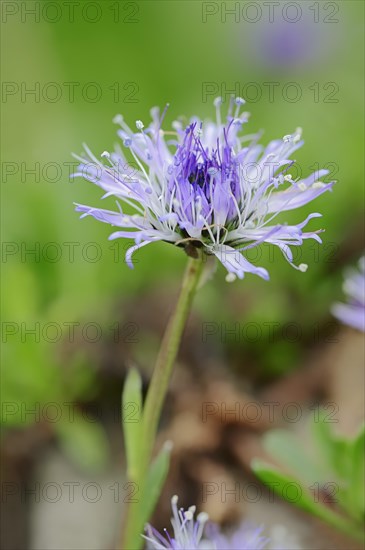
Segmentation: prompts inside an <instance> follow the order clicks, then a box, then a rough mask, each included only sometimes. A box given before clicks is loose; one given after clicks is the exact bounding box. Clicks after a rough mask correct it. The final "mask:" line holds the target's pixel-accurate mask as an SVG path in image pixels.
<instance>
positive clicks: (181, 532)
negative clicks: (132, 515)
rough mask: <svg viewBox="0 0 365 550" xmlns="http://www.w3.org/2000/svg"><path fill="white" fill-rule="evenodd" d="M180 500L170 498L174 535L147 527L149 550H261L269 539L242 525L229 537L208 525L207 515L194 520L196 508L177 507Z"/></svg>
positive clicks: (256, 530) (201, 515) (244, 524)
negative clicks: (162, 533)
mask: <svg viewBox="0 0 365 550" xmlns="http://www.w3.org/2000/svg"><path fill="white" fill-rule="evenodd" d="M177 501H178V497H177V496H174V497H172V499H171V505H172V512H173V517H172V519H171V524H172V526H173V530H174V534H173V536H172V537H171V536H170V535H169V534H168V532H167V530H166V529H165V534H164V535H161V534H160V533H159V532H158V531H157V530H156V529H154V528H153V527H151V526H150V525H147V527H146V532H147V535H145V536H144V538H145V539H146V540H147V548H148V549H149V550H164V549H169V550H203V549H204V550H262V549H264V548H265V547H266V545H267V543H268V539H266V538H264V537H263V536H261V533H262V528H261V527H260V528H255V527H251V526H249V525H247V524H246V523H243V524H242V525H241V526H240V527H239V528H238V530H236V531H235V532H234V533H232V534H231V535H230V536H225V535H223V534H222V533H221V532H220V531H219V528H218V526H217V525H215V524H213V523H207V522H208V515H207V514H205V513H204V512H202V513H201V514H199V515H198V516H197V518H196V519H194V514H195V506H192V507H190V508H189V510H187V511H185V510H184V509H182V508H181V509H178V508H177Z"/></svg>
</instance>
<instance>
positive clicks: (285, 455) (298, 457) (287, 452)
mask: <svg viewBox="0 0 365 550" xmlns="http://www.w3.org/2000/svg"><path fill="white" fill-rule="evenodd" d="M263 445H264V448H265V450H266V451H267V452H268V453H269V454H270V455H271V456H273V457H274V458H275V459H276V460H277V461H278V462H280V463H281V464H283V466H285V467H286V468H288V470H290V471H291V472H292V473H293V474H294V475H296V476H297V477H298V479H301V480H302V481H303V482H305V483H307V484H308V485H311V484H312V483H314V482H315V481H319V480H320V479H321V478H322V477H323V471H322V470H321V468H319V467H317V466H316V464H314V463H313V462H312V461H311V460H310V458H309V457H308V456H306V454H305V452H304V450H303V448H302V446H301V443H300V440H299V438H298V436H296V435H295V434H293V433H292V432H290V431H288V430H271V431H269V432H267V433H266V434H265V435H264V437H263Z"/></svg>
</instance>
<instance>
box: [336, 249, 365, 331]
mask: <svg viewBox="0 0 365 550" xmlns="http://www.w3.org/2000/svg"><path fill="white" fill-rule="evenodd" d="M346 275H347V276H346V279H345V282H344V284H343V290H344V292H345V294H347V296H348V303H347V304H341V303H336V304H334V305H333V307H332V313H333V315H334V316H335V317H337V319H339V320H340V321H341V322H342V323H345V324H346V325H349V326H350V327H353V328H356V329H358V330H361V331H362V332H365V256H363V257H362V258H361V259H360V261H359V271H356V270H355V269H351V270H349V271H348V272H347V274H346Z"/></svg>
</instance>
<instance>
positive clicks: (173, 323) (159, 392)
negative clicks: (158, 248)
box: [121, 258, 204, 550]
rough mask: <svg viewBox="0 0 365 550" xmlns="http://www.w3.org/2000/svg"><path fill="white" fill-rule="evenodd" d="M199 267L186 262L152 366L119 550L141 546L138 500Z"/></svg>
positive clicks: (191, 261) (195, 261)
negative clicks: (134, 488)
mask: <svg viewBox="0 0 365 550" xmlns="http://www.w3.org/2000/svg"><path fill="white" fill-rule="evenodd" d="M203 266H204V263H203V261H202V259H201V258H199V259H198V260H195V259H192V258H190V259H189V262H188V265H187V268H186V271H185V275H184V279H183V283H182V287H181V291H180V295H179V298H178V301H177V304H176V307H175V310H174V312H173V314H172V316H171V318H170V320H169V323H168V325H167V329H166V332H165V334H164V337H163V340H162V343H161V348H160V351H159V354H158V356H157V361H156V365H155V368H154V371H153V375H152V379H151V382H150V385H149V388H148V392H147V396H146V401H145V404H144V407H143V417H142V423H143V428H142V434H143V442H142V445H141V449H142V453H141V455H142V456H141V460H140V463H139V465H138V468H137V475H136V479H134V480H132V481H134V482H135V483H137V485H138V488H139V492H138V494H139V498H140V502H139V503H138V504H137V503H133V504H132V505H129V506H128V507H127V510H126V516H125V521H124V530H123V535H122V541H121V549H123V550H125V549H128V550H129V549H132V548H133V549H134V548H140V547H141V546H142V544H143V539H142V537H141V533H142V531H143V528H144V525H143V520H142V524H141V517H140V516H141V514H140V513H139V510H140V506H141V501H142V502H143V496H144V487H145V483H146V476H147V472H148V467H149V464H150V462H151V457H152V452H153V447H154V442H155V438H156V433H157V428H158V422H159V419H160V416H161V410H162V406H163V403H164V400H165V397H166V393H167V389H168V385H169V381H170V378H171V374H172V369H173V366H174V363H175V359H176V356H177V353H178V350H179V346H180V342H181V337H182V334H183V331H184V328H185V324H186V321H187V318H188V315H189V312H190V309H191V305H192V302H193V299H194V295H195V292H196V289H197V285H198V282H199V279H200V276H201V274H202V271H203ZM137 541H138V542H137Z"/></svg>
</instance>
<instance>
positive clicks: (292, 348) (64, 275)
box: [2, 0, 364, 460]
mask: <svg viewBox="0 0 365 550" xmlns="http://www.w3.org/2000/svg"><path fill="white" fill-rule="evenodd" d="M20 4H23V7H22V6H21V5H20ZM55 4H56V7H55ZM236 4H237V5H238V6H239V11H237V12H236V13H235V14H234V15H232V14H231V15H230V14H224V5H226V7H227V8H232V6H233V5H236ZM248 4H251V7H249V6H248ZM252 4H254V6H252ZM329 4H330V6H328V3H327V4H326V3H325V2H316V3H313V2H297V5H299V6H300V9H301V12H302V14H301V15H300V17H299V20H298V21H296V22H288V20H291V21H293V19H296V13H295V12H294V11H291V10H292V9H293V8H288V6H287V5H288V2H281V3H280V6H279V7H277V8H276V11H275V15H274V21H273V22H272V23H270V21H269V17H270V14H269V9H268V7H265V6H264V5H263V4H262V3H259V2H254V3H252V2H250V3H247V2H239V3H233V2H231V3H230V2H226V3H225V4H224V3H221V2H199V1H196V2H195V1H171V2H168V1H138V2H115V1H114V2H109V1H104V2H84V3H83V2H81V3H72V2H71V7H70V3H69V5H68V6H66V5H65V3H63V2H59V3H54V2H25V3H14V2H3V3H2V10H3V11H2V20H3V33H2V57H3V74H2V78H3V90H2V91H3V99H2V107H3V120H2V127H3V137H4V138H5V139H4V141H3V146H2V185H3V187H2V194H3V210H2V228H3V241H4V243H3V258H2V262H3V265H2V267H3V270H4V271H3V272H4V277H3V289H2V291H3V317H2V318H3V354H4V360H5V361H4V367H3V375H2V378H3V384H2V392H3V396H2V397H3V400H4V402H6V403H10V404H12V405H9V408H8V409H5V415H3V419H4V420H5V422H6V424H7V425H18V424H19V423H20V424H24V423H27V422H28V419H29V422H30V423H31V422H32V421H33V420H32V419H34V415H33V416H32V415H25V416H24V414H22V408H21V406H20V404H21V403H23V404H24V402H29V404H32V403H36V402H40V403H42V402H46V403H48V402H57V403H62V402H63V401H74V400H81V401H82V400H88V399H92V397H93V395H94V394H95V392H96V388H97V384H98V371H97V369H96V370H94V368H93V367H94V366H95V365H90V363H92V361H91V357H92V353H87V354H86V353H85V351H84V347H85V346H84V345H83V344H84V342H83V340H85V337H83V335H82V331H81V333H80V327H81V328H82V327H83V326H84V325H85V323H97V324H98V326H99V325H100V327H101V332H102V334H101V339H103V340H105V341H107V340H108V338H110V337H111V334H112V329H110V327H112V326H114V324H115V323H116V322H119V321H121V322H124V323H128V322H129V319H128V318H123V315H124V313H123V312H124V309H123V304H124V303H125V302H127V301H128V302H129V303H130V302H132V303H133V300H138V301H139V303H140V304H141V300H142V304H143V303H144V302H143V298H141V297H144V296H149V295H151V294H153V293H154V292H156V291H160V292H161V289H164V288H166V289H167V291H175V290H176V289H177V287H178V285H179V281H180V277H181V273H182V271H183V269H184V264H185V262H186V257H185V256H184V254H183V253H182V252H181V250H179V249H176V248H174V247H172V246H167V245H166V244H163V243H162V244H155V245H153V246H151V247H147V248H146V249H144V250H143V251H141V252H140V253H138V254H137V255H136V259H137V260H138V261H137V262H136V266H135V269H134V270H133V271H132V270H129V269H128V267H127V266H126V264H125V263H124V261H123V251H124V250H125V248H126V246H127V244H128V245H129V243H125V242H120V243H119V244H116V243H115V242H114V243H110V242H109V241H108V240H107V238H108V235H109V233H110V228H109V227H108V226H106V225H104V224H100V223H98V222H96V221H95V220H93V219H86V220H81V221H80V220H79V217H78V215H77V214H76V213H75V212H74V208H73V202H81V203H84V204H90V205H96V206H99V205H100V204H101V203H100V196H101V192H100V190H99V189H98V188H97V187H96V186H93V185H92V184H90V183H88V182H85V181H82V180H81V179H76V180H72V179H70V178H69V173H70V171H72V168H70V165H69V163H71V162H72V161H73V159H72V157H71V153H72V152H75V153H80V152H81V149H82V146H81V144H82V142H86V143H87V144H88V146H89V147H90V148H91V150H92V151H93V152H94V153H95V154H96V155H99V154H100V153H101V152H102V151H104V150H105V149H106V150H111V149H112V147H113V144H114V143H115V142H116V127H115V126H114V125H113V124H112V119H113V117H114V116H115V115H116V114H117V113H123V115H124V117H125V119H126V120H127V122H128V123H129V124H130V125H131V126H132V127H133V126H134V123H135V120H137V119H141V120H143V121H144V122H145V124H147V123H148V119H149V109H150V108H151V107H152V106H154V105H159V106H161V107H163V106H164V105H165V104H166V102H169V103H170V109H169V111H168V114H167V118H166V120H165V124H166V125H168V124H169V123H171V122H172V120H174V119H175V118H176V117H177V116H179V115H181V114H183V115H186V116H187V117H190V116H192V115H194V114H198V115H199V116H201V117H203V118H205V117H212V116H214V112H213V107H212V102H213V99H214V97H215V95H225V93H226V90H232V92H233V93H239V94H240V95H243V96H244V97H245V92H247V94H246V100H247V106H246V107H247V110H248V111H250V112H251V118H250V121H249V124H248V125H247V126H246V131H247V132H250V133H251V132H255V131H257V130H259V129H264V130H265V133H264V136H263V138H262V140H261V141H262V143H266V142H267V141H268V140H270V139H273V138H277V137H282V136H284V135H285V134H288V133H290V132H292V131H293V130H294V129H295V128H296V127H298V126H300V127H302V128H303V134H304V139H305V145H304V147H303V148H302V149H301V150H300V151H298V152H297V153H296V159H297V161H298V163H299V164H300V166H301V167H302V169H303V175H308V174H309V173H310V172H312V171H313V170H314V169H318V168H321V167H323V166H326V165H329V167H330V170H331V172H332V173H333V177H334V179H336V180H337V181H338V183H337V184H336V186H335V188H334V191H333V193H331V194H329V193H327V194H325V195H324V196H323V197H321V198H320V199H317V200H316V202H315V204H311V205H309V206H308V207H306V208H303V209H302V210H301V211H300V212H298V211H297V212H292V213H289V215H288V216H287V219H288V221H289V222H291V221H302V220H303V219H304V218H305V217H306V215H307V214H308V213H309V212H311V211H319V212H321V213H322V214H323V218H322V220H320V221H319V226H321V227H323V228H325V229H326V232H325V234H324V236H323V240H324V243H325V244H324V246H323V247H322V248H318V247H317V246H313V244H311V243H307V244H306V245H305V246H304V247H303V249H302V251H301V253H300V256H298V260H299V261H300V262H306V263H308V264H309V270H308V272H307V273H306V274H302V273H300V272H297V271H295V270H293V269H292V268H291V267H290V266H289V265H288V264H287V263H286V262H285V260H284V259H283V258H282V257H281V255H280V254H279V253H278V252H277V251H275V253H274V255H273V256H272V255H270V254H269V251H268V249H267V247H263V249H262V252H261V253H262V256H261V258H259V259H257V263H259V265H264V266H266V267H268V269H269V271H270V274H271V281H270V282H269V283H267V282H264V281H262V280H261V279H259V278H257V277H254V276H248V277H247V278H246V279H245V280H244V281H243V282H236V283H235V284H233V285H228V284H227V283H225V280H224V277H225V273H224V270H223V269H222V268H218V271H217V273H216V276H215V278H214V280H213V281H211V282H210V283H209V284H208V285H207V286H206V287H205V289H204V290H203V291H202V292H201V293H200V295H199V296H198V299H197V301H196V309H197V311H198V313H199V315H200V316H201V319H202V320H204V321H209V322H217V323H220V322H222V321H223V322H225V323H227V326H231V325H230V324H234V323H235V322H239V323H242V324H245V323H248V322H257V323H260V324H261V326H262V323H263V322H268V323H270V322H276V323H277V322H279V323H280V326H284V325H285V324H286V323H288V322H293V321H294V322H296V323H297V324H299V325H300V328H301V330H302V331H303V337H301V338H300V339H297V341H296V342H294V343H293V342H290V341H289V339H288V338H286V337H282V334H281V332H280V330H279V336H278V337H277V338H276V339H275V342H272V341H270V338H269V333H268V331H265V330H264V331H263V336H262V337H261V338H259V339H256V341H252V342H250V341H242V339H240V341H238V342H234V341H231V342H228V343H227V342H226V343H222V347H223V348H224V350H225V351H227V352H230V351H232V350H233V356H234V357H236V358H237V357H240V358H241V359H240V362H241V363H242V365H243V364H245V362H247V361H248V359H247V358H248V357H249V362H250V364H252V365H253V366H254V368H255V369H256V372H257V373H259V376H258V377H259V379H260V380H263V381H265V380H267V379H272V378H275V377H277V376H280V375H282V374H284V373H285V372H287V371H289V370H291V369H294V368H296V367H297V366H298V365H299V364H300V362H301V361H302V358H303V355H304V354H305V353H307V348H308V347H313V346H315V345H317V343H318V342H319V343H321V342H323V341H324V339H323V338H325V337H323V338H322V339H321V338H319V340H318V338H317V340H316V338H315V337H314V334H317V332H318V334H320V333H321V330H322V329H323V330H327V329H326V326H327V328H328V323H332V322H333V321H332V320H331V316H330V314H329V308H330V305H331V303H332V302H333V301H334V300H337V299H341V298H342V290H341V283H342V270H343V267H344V266H345V265H346V264H348V263H353V262H355V261H356V260H357V258H358V257H359V256H360V254H361V252H362V250H363V248H364V243H363V225H362V219H363V203H364V193H363V191H364V188H363V163H362V161H361V158H362V153H363V147H364V142H363V116H362V115H363V103H362V100H363V91H364V90H363V69H362V67H363V37H362V21H363V3H362V2H358V1H351V0H346V1H340V2H331V3H329ZM24 6H26V9H25V8H24ZM57 6H58V7H57ZM72 6H73V7H72ZM255 6H256V7H255ZM257 6H259V8H258V7H257ZM310 6H312V8H311V7H310ZM313 6H314V7H313ZM71 8H72V10H71ZM246 8H247V9H246ZM28 9H29V10H36V11H35V15H32V14H31V13H30V12H29V13H28V11H27V10H28ZM70 10H71V11H70ZM258 10H261V15H260V11H258ZM72 12H73V13H72ZM283 14H284V15H283ZM257 18H258V19H257ZM256 19H257V20H256ZM285 19H287V21H285ZM248 83H253V84H251V86H248ZM270 83H271V84H270ZM288 83H294V84H292V85H290V84H288ZM207 86H208V88H207ZM32 89H33V90H35V92H34V93H33V94H32V93H27V90H28V92H29V90H32ZM71 89H73V90H74V91H73V93H72V92H71ZM207 89H208V90H213V91H214V93H211V94H208V96H207V97H206V94H205V95H204V93H203V92H204V90H205V91H207ZM269 89H271V90H273V91H272V93H273V95H270V94H269ZM298 90H299V91H298ZM216 91H217V93H215V92H216ZM296 93H298V94H299V95H298V100H297V101H294V100H293V98H294V99H295V96H296ZM260 94H261V97H259V95H260ZM28 170H35V173H29V172H28ZM108 201H109V202H107V201H105V203H104V204H105V207H108V206H109V207H111V208H113V201H112V199H108ZM313 223H314V222H313ZM317 227H318V226H317ZM70 243H74V244H72V245H71V244H70ZM90 243H94V244H90ZM111 245H112V246H111ZM72 247H74V257H73V258H72V255H71V253H70V249H71V248H72ZM26 249H29V250H31V249H35V250H36V253H35V254H33V255H32V254H28V255H27V254H25V250H26ZM250 258H251V259H252V261H255V255H254V254H253V255H252V256H250ZM146 303H147V302H146ZM116 304H119V305H121V307H120V309H118V313H116V306H115V305H116ZM146 307H147V306H146ZM119 314H120V316H119ZM21 323H23V325H21ZM37 323H39V324H38V325H37ZM49 323H53V324H54V325H50V324H49ZM70 323H71V324H72V323H79V325H78V328H76V329H75V335H76V336H75V340H76V341H79V342H80V345H79V346H77V345H73V346H69V344H70V338H69V336H68V334H69V329H68V327H69V326H70ZM45 326H46V327H47V331H46V337H44V334H43V332H42V331H43V329H44V327H45ZM60 327H61V329H60ZM323 327H324V328H323ZM29 328H35V329H36V331H37V334H36V335H35V336H34V335H31V334H28V335H27V334H26V330H27V329H29ZM332 328H333V327H332ZM332 328H331V330H332ZM132 329H133V327H132ZM59 330H61V333H60V332H59ZM92 330H93V329H92V327H91V328H90V332H89V333H88V335H87V337H86V340H87V343H88V344H91V347H92V342H91V341H92V340H93V338H94V339H95V345H98V344H99V343H100V341H99V336H98V328H96V329H95V330H96V333H93V332H92ZM48 331H49V332H48ZM42 334H43V335H42ZM94 334H95V337H94ZM139 334H140V342H139V343H137V344H134V347H133V351H132V356H134V357H135V358H138V355H139V354H141V353H142V354H143V352H144V351H145V350H146V349H147V350H148V349H149V348H146V347H145V345H144V344H143V342H142V332H140V333H139ZM217 338H218V339H219V334H218V336H217ZM52 339H53V340H54V342H52V341H51V340H52ZM233 340H234V339H233ZM71 343H73V342H71ZM73 344H74V343H73ZM207 345H209V342H208V344H207ZM69 347H71V348H72V349H71V351H70V350H68V348H69ZM78 348H79V349H78ZM89 348H90V346H89ZM152 348H153V349H154V346H152ZM228 348H230V349H228ZM151 363H152V361H151ZM236 363H237V361H236ZM149 366H150V365H149ZM18 405H19V406H18ZM90 426H91V425H90V424H89V427H90ZM81 431H82V430H81ZM60 432H62V433H63V430H62V428H60ZM61 435H62V434H61ZM77 437H79V434H78V435H77ZM92 437H94V436H92ZM97 437H100V438H102V434H99V435H98V436H97ZM71 439H72V436H71ZM71 447H72V445H71ZM98 458H100V457H96V460H98Z"/></svg>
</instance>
